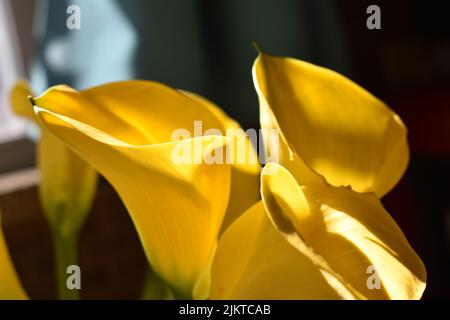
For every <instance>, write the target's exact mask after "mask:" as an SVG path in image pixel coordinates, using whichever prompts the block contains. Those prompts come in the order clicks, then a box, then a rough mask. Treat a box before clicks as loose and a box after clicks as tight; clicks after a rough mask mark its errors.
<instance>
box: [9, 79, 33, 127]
mask: <svg viewBox="0 0 450 320" xmlns="http://www.w3.org/2000/svg"><path fill="white" fill-rule="evenodd" d="M31 95H32V93H31V89H30V86H29V84H28V81H26V80H19V81H17V82H16V84H15V85H14V87H13V89H12V91H11V96H10V100H11V105H12V107H13V110H14V112H15V113H16V114H18V115H19V116H22V117H26V118H28V119H29V120H32V121H36V115H35V114H34V112H33V106H32V105H31V103H30V100H29V99H28V97H29V96H31Z"/></svg>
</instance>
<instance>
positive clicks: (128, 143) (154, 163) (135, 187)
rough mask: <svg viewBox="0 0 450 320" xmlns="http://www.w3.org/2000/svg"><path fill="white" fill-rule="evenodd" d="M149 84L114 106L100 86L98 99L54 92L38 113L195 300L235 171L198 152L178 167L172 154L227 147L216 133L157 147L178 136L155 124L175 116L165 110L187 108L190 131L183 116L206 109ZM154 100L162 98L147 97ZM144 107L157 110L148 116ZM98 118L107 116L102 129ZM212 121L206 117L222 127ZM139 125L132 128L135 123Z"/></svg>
mask: <svg viewBox="0 0 450 320" xmlns="http://www.w3.org/2000/svg"><path fill="white" fill-rule="evenodd" d="M143 85H144V87H139V85H138V88H136V87H134V86H130V87H129V88H128V89H129V90H134V93H135V95H132V97H134V98H133V99H134V100H132V101H128V100H126V99H125V100H123V101H122V102H123V104H120V103H119V101H121V100H120V99H121V98H120V94H111V96H109V97H110V98H111V99H112V100H108V94H107V92H109V91H108V90H107V91H105V92H104V94H102V91H103V90H104V89H105V88H98V91H97V94H92V91H89V92H88V94H85V93H86V92H81V93H78V92H76V91H74V90H72V89H68V88H67V87H58V88H53V89H51V90H49V91H47V93H45V94H44V95H43V96H41V97H39V98H37V99H35V103H36V105H37V106H38V107H35V110H36V112H37V114H38V116H39V118H40V119H41V120H42V122H43V123H44V124H45V125H46V126H47V127H48V128H49V129H50V130H51V131H52V132H53V133H54V134H56V135H57V136H59V137H60V138H61V139H63V140H64V141H65V142H66V143H67V145H69V146H70V147H71V148H72V149H73V150H74V151H75V152H76V153H77V154H79V155H80V156H81V157H82V158H83V159H85V160H86V161H87V162H88V163H90V164H91V165H92V166H93V167H94V168H96V169H97V170H98V171H99V172H100V173H101V174H102V175H103V176H105V177H106V178H107V179H108V180H109V181H110V182H111V184H112V185H113V186H114V187H115V189H116V190H117V192H118V194H119V195H120V197H121V198H122V199H123V201H124V203H125V205H126V207H127V208H128V211H129V213H130V215H131V218H132V220H133V222H134V224H135V226H136V230H137V232H138V235H139V237H140V239H141V242H142V244H143V247H144V251H145V253H146V255H147V258H148V259H149V261H150V263H151V265H152V267H153V268H154V270H155V271H156V272H157V273H158V275H160V276H161V277H162V278H163V279H164V280H166V281H167V282H169V283H170V284H171V285H172V286H173V288H174V291H175V292H174V294H175V295H182V296H184V297H189V296H190V295H191V291H192V289H193V287H194V285H195V282H196V281H197V279H198V277H199V276H200V274H201V273H202V272H203V270H204V269H205V268H207V266H208V262H209V260H210V257H211V255H212V254H213V253H214V248H215V246H216V241H217V236H218V232H219V229H220V225H221V222H222V220H223V217H224V214H225V210H226V207H227V203H228V198H229V186H230V167H229V166H228V165H225V164H224V165H218V164H214V165H209V164H206V163H204V162H201V163H199V162H198V159H197V157H198V155H197V154H196V153H195V152H194V153H193V154H191V155H190V156H191V157H192V158H191V159H190V161H188V162H187V163H181V164H180V163H175V162H174V161H173V158H172V154H173V151H174V150H176V149H180V150H193V149H195V147H196V146H198V145H200V146H201V149H200V150H203V153H202V154H200V156H201V157H204V156H205V154H211V153H212V152H214V150H219V149H221V148H223V147H224V145H225V144H226V142H227V141H226V138H225V137H221V136H214V135H211V136H204V137H197V138H192V139H185V140H180V141H176V142H165V143H158V142H159V141H160V140H163V139H169V137H170V131H171V130H170V124H167V123H164V122H157V121H155V120H154V117H155V116H161V114H159V115H158V113H164V112H169V111H168V110H165V109H164V106H167V107H168V108H170V106H171V105H172V103H181V104H178V107H180V106H182V107H184V108H186V109H185V110H183V109H182V110H181V112H180V109H178V113H174V115H175V116H176V117H177V119H176V121H178V124H179V125H180V126H181V128H184V127H186V126H185V123H184V127H183V126H182V125H183V121H184V120H185V119H184V118H183V116H180V115H178V114H180V113H185V114H186V118H188V117H193V119H195V118H197V119H199V118H200V117H201V113H200V112H202V111H201V108H199V107H198V105H197V104H196V103H195V102H193V100H191V99H189V98H187V97H186V96H184V95H183V94H180V93H179V92H177V91H175V90H172V89H170V88H168V87H165V86H160V85H156V84H153V83H149V85H147V82H144V83H143ZM113 87H114V85H113ZM125 87H126V86H125ZM143 89H148V90H143ZM155 91H157V92H155ZM160 91H161V92H160ZM139 94H141V96H140V97H139ZM148 94H150V95H152V94H153V95H155V97H156V96H158V95H159V98H158V99H156V100H151V99H146V98H148V96H147V95H148ZM136 95H137V96H136ZM142 95H144V96H142ZM116 98H117V100H114V99H116ZM140 101H141V102H142V101H143V102H142V103H139V102H140ZM113 102H115V103H113ZM166 103H167V105H166ZM136 104H137V105H136ZM163 105H164V106H163ZM145 106H147V107H150V108H149V109H148V112H147V113H146V112H144V110H145V109H142V108H143V107H145ZM138 108H141V110H140V111H141V112H137V111H138V110H137V109H138ZM153 109H157V111H156V112H155V113H153ZM87 110H89V111H87ZM196 112H197V113H196ZM89 113H90V114H91V116H89V115H88V114H89ZM92 114H95V115H96V116H97V117H100V120H99V121H98V122H99V126H96V121H95V119H94V118H91V117H92ZM155 114H156V115H155ZM167 116H168V115H167ZM208 116H209V115H206V116H205V119H207V120H210V121H216V120H215V118H213V117H211V118H208ZM132 119H134V120H133V121H136V122H135V123H133V124H131V123H129V122H128V121H131V120H132ZM166 119H169V118H166ZM200 119H201V118H200ZM191 125H192V124H191ZM155 127H156V128H155ZM175 128H176V127H175ZM159 129H160V130H159ZM172 129H173V128H172ZM167 141H168V140H167Z"/></svg>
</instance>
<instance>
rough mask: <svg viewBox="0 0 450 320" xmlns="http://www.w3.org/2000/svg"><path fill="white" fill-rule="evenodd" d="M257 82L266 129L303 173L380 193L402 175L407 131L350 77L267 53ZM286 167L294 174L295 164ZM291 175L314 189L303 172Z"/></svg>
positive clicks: (261, 58) (257, 63) (255, 75)
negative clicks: (279, 137) (275, 131)
mask: <svg viewBox="0 0 450 320" xmlns="http://www.w3.org/2000/svg"><path fill="white" fill-rule="evenodd" d="M253 80H254V85H255V88H256V91H257V93H258V97H259V101H260V109H261V112H260V113H261V126H262V127H263V128H264V127H266V128H267V126H271V127H272V128H279V129H280V131H281V134H282V136H283V141H284V142H285V143H286V144H287V146H286V148H289V149H290V151H291V152H292V153H295V154H296V155H297V156H298V157H299V159H300V160H302V161H304V164H305V165H306V167H305V166H302V167H303V168H301V170H306V172H307V171H308V170H307V169H308V167H309V168H311V169H312V170H314V171H315V172H316V173H318V174H319V175H322V176H323V177H325V179H326V180H327V181H328V182H329V183H330V184H332V185H334V186H348V185H350V186H351V187H352V189H353V190H355V191H358V192H375V193H376V194H377V195H378V196H383V195H384V194H386V193H387V192H388V191H389V190H391V189H392V188H393V187H394V186H395V184H396V183H397V182H398V180H399V179H400V178H401V176H402V175H403V173H404V171H405V169H406V167H407V164H408V160H409V155H408V145H407V137H406V136H407V130H406V128H405V126H404V125H403V123H402V121H401V120H400V118H399V117H398V116H397V115H396V114H395V113H394V112H393V111H392V110H390V109H389V108H388V107H387V106H386V105H385V104H384V103H383V102H381V101H380V100H378V99H377V98H375V97H374V96H372V95H371V94H370V93H368V92H367V91H365V90H364V89H362V88H361V87H359V86H358V85H356V84H355V83H353V82H352V81H350V80H349V79H347V78H345V77H343V76H341V75H339V74H337V73H335V72H333V71H331V70H328V69H325V68H321V67H318V66H315V65H312V64H309V63H307V62H304V61H300V60H296V59H291V58H280V57H273V56H270V55H267V54H261V55H260V56H259V57H258V58H257V59H256V61H255V63H254V66H253ZM283 152H286V151H283ZM282 158H284V159H286V158H288V156H286V155H285V156H284V157H282ZM291 158H292V157H291ZM282 163H283V165H285V166H286V167H288V168H289V169H290V170H291V168H290V166H292V164H290V163H289V161H286V160H284V161H282ZM292 173H293V174H294V175H295V177H296V178H297V179H298V181H299V182H300V183H301V184H302V185H303V184H309V183H307V182H305V181H303V180H302V179H303V176H304V173H303V172H301V171H300V172H296V171H295V170H292ZM307 175H309V173H308V172H307Z"/></svg>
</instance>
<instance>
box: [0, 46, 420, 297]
mask: <svg viewBox="0 0 450 320" xmlns="http://www.w3.org/2000/svg"><path fill="white" fill-rule="evenodd" d="M252 72H253V81H254V86H255V90H256V92H257V95H258V98H259V104H260V125H261V130H262V133H263V134H262V139H263V140H264V147H265V149H266V150H270V151H271V152H270V153H271V156H270V157H266V160H267V159H268V161H264V162H263V161H261V160H262V158H263V157H261V153H259V158H260V161H258V160H257V159H258V154H257V150H256V149H255V148H254V144H253V143H252V141H251V139H250V137H249V136H248V135H247V134H246V133H245V132H244V130H242V129H241V128H240V126H239V124H238V123H237V122H236V121H234V120H233V119H231V118H229V117H228V116H227V115H226V114H225V113H224V112H223V111H222V110H221V109H220V108H219V107H217V106H216V105H215V104H214V103H212V102H210V101H208V100H207V99H205V98H203V97H201V96H199V95H196V94H194V93H190V92H186V91H181V90H177V89H173V88H170V87H168V86H166V85H164V84H161V83H157V82H151V81H138V80H132V81H124V82H115V83H109V84H105V85H101V86H98V87H94V88H90V89H87V90H83V91H76V90H74V89H72V88H70V87H68V86H64V85H59V86H55V87H51V88H49V89H48V90H47V91H46V92H45V93H43V94H42V95H40V96H38V97H34V96H33V94H32V93H31V91H30V89H29V88H28V85H27V83H26V82H19V83H17V85H16V87H15V88H14V90H13V92H12V104H13V106H14V109H15V111H16V112H17V113H18V114H20V115H22V116H26V117H28V118H29V119H31V120H32V121H34V122H36V123H37V124H38V125H39V127H40V129H41V136H40V139H39V142H38V148H37V153H38V154H37V160H38V161H37V163H38V167H39V170H40V174H41V184H40V186H39V195H40V199H41V202H42V206H43V209H44V212H45V214H46V217H47V219H48V222H49V225H50V227H51V230H52V235H53V240H54V246H55V251H54V252H55V261H56V269H57V279H58V283H59V287H58V292H59V297H60V298H61V299H77V298H78V297H79V292H78V291H77V290H71V289H69V288H68V287H67V285H66V280H67V273H66V269H67V266H69V265H76V264H77V242H78V236H79V230H80V228H81V227H82V226H83V222H84V221H85V218H86V216H87V214H88V212H89V210H90V207H91V203H92V201H93V198H94V195H95V190H96V186H97V176H98V174H97V173H99V174H101V175H102V176H103V177H105V178H106V179H107V180H108V181H109V182H110V183H111V185H112V186H113V187H114V188H115V189H116V191H117V193H118V194H119V196H120V197H121V199H122V201H123V203H124V204H125V206H126V208H127V210H128V212H129V215H130V217H131V219H132V221H133V223H134V226H135V228H136V231H137V234H138V236H139V239H140V241H141V243H142V246H143V248H144V251H145V255H146V257H147V260H148V263H149V271H148V272H149V276H148V277H147V278H146V283H145V286H146V287H147V289H148V290H147V292H148V293H150V294H148V297H149V298H153V299H420V298H421V296H422V294H423V292H424V290H425V286H426V270H425V267H424V265H423V263H422V261H421V259H420V258H419V257H418V256H417V254H416V253H415V252H414V250H413V249H412V248H411V246H410V245H409V243H408V241H407V239H406V238H405V236H404V235H403V233H402V231H401V229H400V228H399V227H398V226H397V224H396V223H395V221H394V220H393V219H392V218H391V216H390V215H389V213H388V212H387V211H386V210H385V209H384V208H383V205H382V203H381V201H380V199H381V198H382V197H383V196H384V195H385V194H386V193H388V192H389V191H390V190H391V189H392V188H393V187H394V186H395V185H396V184H397V182H398V181H399V180H400V178H401V177H402V175H403V174H404V172H405V170H406V167H407V165H408V160H409V150H408V143H407V129H406V127H405V125H404V124H403V123H402V121H401V119H400V118H399V116H398V115H397V114H395V113H394V112H393V111H392V110H390V109H389V108H388V107H387V106H386V105H385V104H384V103H383V102H381V101H380V100H378V99H377V98H375V97H374V96H372V95H371V94H370V93H368V92H367V91H365V90H364V89H363V88H361V87H359V86H358V85H356V84H355V83H353V82H352V81H350V80H349V79H347V78H345V77H344V76H342V75H339V74H337V73H335V72H333V71H331V70H328V69H325V68H322V67H318V66H315V65H313V64H310V63H307V62H304V61H300V60H296V59H292V58H282V57H275V56H271V55H268V54H265V53H260V54H259V56H258V57H257V59H256V61H255V62H254V65H253V70H252ZM198 122H201V125H202V129H203V132H204V134H201V135H199V134H198V132H195V125H194V123H198ZM180 130H182V131H181V132H182V133H185V134H179V133H180ZM273 130H275V131H276V132H277V133H278V134H279V135H278V139H273V135H271V134H270V132H271V131H273ZM229 131H233V132H234V133H235V134H234V135H228V134H226V135H225V134H224V133H225V132H227V133H228V132H229ZM174 132H177V134H174ZM272 153H273V154H272ZM224 155H226V156H227V157H226V158H227V161H220V159H222V160H223V158H224ZM255 159H256V161H255ZM274 159H275V160H274ZM262 162H263V163H264V165H261V163H262ZM0 298H2V299H27V298H29V297H28V295H27V293H26V290H24V288H23V287H22V285H21V283H20V279H19V278H18V276H17V274H16V272H15V270H14V267H13V264H12V263H11V261H10V258H9V253H8V250H7V246H6V243H5V241H4V238H3V235H2V234H1V233H0Z"/></svg>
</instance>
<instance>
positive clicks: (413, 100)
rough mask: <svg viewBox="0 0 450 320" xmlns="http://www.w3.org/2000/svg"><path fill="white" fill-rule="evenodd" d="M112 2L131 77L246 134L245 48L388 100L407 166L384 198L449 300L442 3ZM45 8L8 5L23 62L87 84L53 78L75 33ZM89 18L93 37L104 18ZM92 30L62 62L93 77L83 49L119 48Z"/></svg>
mask: <svg viewBox="0 0 450 320" xmlns="http://www.w3.org/2000/svg"><path fill="white" fill-rule="evenodd" d="M44 2H45V1H44ZM69 2H70V1H69ZM69 2H67V3H69ZM73 2H76V1H73ZM91 2H95V1H91ZM116 2H117V4H118V6H119V7H120V10H122V12H123V14H124V16H125V17H126V18H127V19H128V20H129V22H130V24H131V26H132V28H133V29H134V30H135V33H136V43H137V47H136V48H135V49H134V50H133V52H132V57H131V59H132V68H131V69H132V70H131V73H132V77H133V78H144V79H151V80H156V81H161V82H165V83H167V84H169V85H171V86H174V87H178V88H182V89H187V90H191V91H194V92H197V93H200V94H202V95H204V96H206V97H208V98H209V99H211V100H212V101H214V102H216V103H217V104H218V105H220V106H221V107H222V108H224V109H225V110H226V111H227V113H228V114H230V115H231V116H232V117H234V118H236V119H237V120H239V121H240V122H241V124H242V125H243V126H244V127H246V128H248V127H253V128H257V127H258V126H259V124H258V102H257V97H256V94H255V92H254V88H253V84H252V78H251V66H252V63H253V61H254V59H255V57H256V55H257V53H256V51H255V50H254V49H253V48H252V46H251V42H252V41H256V42H257V43H258V44H259V46H260V47H261V48H262V49H263V50H264V51H266V52H268V53H271V54H275V55H281V56H291V57H295V58H299V59H303V60H307V61H310V62H313V63H316V64H319V65H322V66H325V67H328V68H331V69H334V70H336V71H338V72H340V73H342V74H344V75H346V76H348V77H349V78H351V79H352V80H354V81H355V82H357V83H358V84H360V85H361V86H363V87H364V88H366V89H368V90H369V91H371V92H372V93H374V94H375V95H376V96H378V97H379V98H381V99H382V100H384V101H385V102H386V103H387V104H388V105H389V106H390V107H391V108H392V109H394V110H395V111H396V112H397V113H398V114H399V115H400V117H401V118H402V119H403V120H404V122H405V124H406V125H407V127H408V129H409V142H410V147H411V161H410V165H409V168H408V170H407V172H406V174H405V176H404V177H403V179H402V180H401V182H400V183H399V184H398V185H397V186H396V188H395V189H394V190H393V191H392V192H391V193H390V194H388V195H387V196H386V197H385V198H384V199H383V201H384V203H385V206H386V208H387V210H388V211H389V212H390V213H391V215H392V216H393V217H394V218H395V220H396V221H397V222H398V224H399V225H400V226H401V228H402V230H403V231H404V233H405V234H406V236H407V238H408V240H409V241H410V243H411V245H412V246H413V248H414V249H415V250H416V251H417V253H418V254H419V256H420V257H421V258H422V259H423V261H424V263H425V265H426V268H427V273H428V283H427V289H426V291H425V295H424V298H425V299H443V298H444V299H448V298H450V276H449V271H450V204H449V200H450V27H449V23H450V20H449V19H448V16H449V12H450V11H449V5H448V4H446V3H447V2H448V1H447V2H446V1H418V0H395V1H392V0H391V1H351V0H336V1H333V0H319V1H313V0H303V1H302V0H284V1H274V0H271V1H269V0H260V1H256V0H247V1H246V0H241V1H238V0H227V1H173V0H169V1H147V0H145V1H144V0H128V1H116ZM48 3H49V4H50V5H49V6H47V7H45V8H44V9H43V8H42V7H41V4H40V3H35V2H34V1H24V0H20V1H13V6H14V9H15V15H16V20H17V23H18V27H19V33H20V35H21V47H22V49H23V51H24V52H25V53H26V54H25V63H26V64H27V66H28V67H29V69H30V67H31V66H33V65H36V64H41V65H42V66H43V67H44V69H45V70H46V74H47V78H48V83H47V85H54V84H57V83H61V82H63V83H68V84H71V85H73V86H76V87H80V88H82V87H83V86H86V85H87V84H89V85H91V84H92V83H90V79H87V80H86V79H85V78H83V76H84V75H83V74H80V71H79V70H72V71H67V70H59V69H58V68H55V67H53V66H52V63H51V61H48V59H46V58H45V52H46V48H48V46H49V44H51V42H52V41H54V40H55V39H57V38H61V37H63V38H64V37H70V36H72V34H69V32H68V31H67V29H66V28H65V19H66V15H65V9H66V7H67V5H68V4H67V3H66V2H65V1H55V0H51V1H49V2H48ZM70 3H72V2H70ZM371 4H377V5H378V6H380V8H381V25H382V29H381V30H368V29H367V28H366V19H367V17H368V14H366V8H367V7H368V6H369V5H371ZM80 6H81V8H82V9H83V6H82V4H80ZM35 11H36V12H38V14H37V18H35V20H36V21H37V22H36V21H35V26H36V24H37V25H39V24H40V25H45V26H46V29H45V32H41V33H35V36H34V37H32V36H31V33H30V32H29V31H30V30H31V22H30V21H33V16H34V13H33V12H35ZM44 11H45V14H42V12H44ZM83 15H85V16H84V17H86V19H89V12H84V11H83ZM82 19H84V18H83V16H82ZM96 19H97V20H98V24H99V27H98V28H100V29H101V26H100V24H101V23H102V21H106V20H107V19H108V16H100V17H96ZM82 21H83V20H82ZM100 29H97V28H96V27H95V24H88V27H84V25H83V26H82V30H79V31H74V32H78V35H77V37H79V38H81V42H79V43H82V45H80V46H78V47H71V48H72V49H71V50H69V51H68V52H66V55H67V56H66V57H65V59H66V62H67V64H70V63H71V61H74V60H76V59H77V57H79V56H80V55H83V54H85V55H86V60H81V61H82V63H83V64H86V65H92V68H96V66H98V65H97V64H96V63H97V62H96V61H94V58H93V55H90V52H91V51H90V50H97V51H101V55H100V56H108V54H112V53H113V52H114V50H117V47H118V46H119V45H120V43H121V42H122V40H123V39H120V38H117V39H114V41H111V42H109V43H108V45H104V46H102V47H101V48H96V47H95V46H90V45H89V43H91V44H93V43H95V42H96V41H97V40H98V39H96V35H97V34H99V37H100V33H99V32H100V31H99V30H100ZM79 38H78V39H79ZM77 41H79V40H77ZM89 57H91V58H89ZM116 63H117V64H120V61H111V65H110V68H114V67H115V64H116ZM117 77H119V78H120V77H121V76H120V75H117ZM80 79H82V81H81V80H80ZM107 80H117V79H107ZM93 81H94V80H93ZM94 82H95V81H94ZM104 210H105V209H104ZM92 219H94V218H92ZM92 219H91V220H92ZM133 241H135V240H133ZM86 246H87V245H86ZM124 252H125V251H124ZM17 259H19V258H17ZM139 259H140V260H139V261H141V260H142V259H141V258H139ZM86 261H87V260H86ZM19 271H20V270H19Z"/></svg>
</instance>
